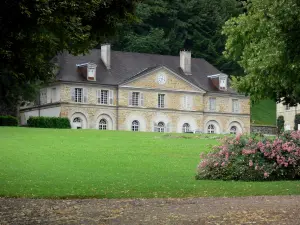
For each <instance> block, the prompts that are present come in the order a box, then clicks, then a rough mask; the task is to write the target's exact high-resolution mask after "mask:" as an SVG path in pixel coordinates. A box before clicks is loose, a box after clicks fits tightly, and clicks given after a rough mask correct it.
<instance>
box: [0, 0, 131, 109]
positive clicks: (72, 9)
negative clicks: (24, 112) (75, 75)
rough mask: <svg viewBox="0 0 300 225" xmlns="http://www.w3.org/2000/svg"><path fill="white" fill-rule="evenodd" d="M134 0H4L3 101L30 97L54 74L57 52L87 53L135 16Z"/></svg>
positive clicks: (0, 17)
mask: <svg viewBox="0 0 300 225" xmlns="http://www.w3.org/2000/svg"><path fill="white" fill-rule="evenodd" d="M134 5H135V1H132V0H86V1H81V0H43V1H37V0H32V1H26V0H4V1H3V2H1V7H0V30H1V36H0V103H1V105H2V107H3V105H4V107H14V106H16V105H18V103H19V102H20V100H32V98H33V96H34V95H35V93H34V91H33V90H36V88H35V87H36V85H39V84H43V83H45V82H49V81H51V80H52V79H53V78H54V74H53V70H54V69H55V66H54V65H55V64H54V61H53V60H52V59H53V57H54V56H56V55H57V54H58V53H61V52H63V51H68V52H70V53H72V54H74V55H76V54H80V53H86V52H87V51H88V50H89V49H91V48H92V47H94V46H96V45H97V43H99V42H101V40H103V39H104V38H106V37H109V36H110V35H112V34H114V32H115V30H116V27H117V26H116V25H117V24H119V23H123V24H125V23H126V22H128V21H131V20H132V19H133V18H134V17H133V11H134V7H135V6H134Z"/></svg>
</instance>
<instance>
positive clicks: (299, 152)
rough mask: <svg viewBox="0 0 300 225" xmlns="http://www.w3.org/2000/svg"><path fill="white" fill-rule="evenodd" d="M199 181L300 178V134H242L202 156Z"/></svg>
mask: <svg viewBox="0 0 300 225" xmlns="http://www.w3.org/2000/svg"><path fill="white" fill-rule="evenodd" d="M196 178H197V179H223V180H246V181H253V180H283V179H298V178H300V131H292V132H285V133H283V134H281V135H279V137H278V138H276V139H267V138H264V137H262V138H260V137H257V136H247V135H238V136H236V137H225V138H224V139H223V140H222V144H221V145H220V146H215V147H213V149H212V151H210V152H209V153H207V154H202V155H201V161H200V164H199V165H198V173H197V176H196Z"/></svg>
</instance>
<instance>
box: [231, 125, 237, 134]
mask: <svg viewBox="0 0 300 225" xmlns="http://www.w3.org/2000/svg"><path fill="white" fill-rule="evenodd" d="M236 131H237V127H236V126H232V127H231V128H230V133H231V134H236Z"/></svg>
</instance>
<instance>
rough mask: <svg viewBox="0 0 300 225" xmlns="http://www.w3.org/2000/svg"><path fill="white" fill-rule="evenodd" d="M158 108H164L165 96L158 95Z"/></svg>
mask: <svg viewBox="0 0 300 225" xmlns="http://www.w3.org/2000/svg"><path fill="white" fill-rule="evenodd" d="M158 108H165V95H164V94H158Z"/></svg>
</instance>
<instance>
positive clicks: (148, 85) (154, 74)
mask: <svg viewBox="0 0 300 225" xmlns="http://www.w3.org/2000/svg"><path fill="white" fill-rule="evenodd" d="M120 86H121V87H134V88H145V89H160V90H172V91H191V92H201V93H205V91H204V90H202V89H200V88H199V87H197V86H195V85H194V84H192V83H190V82H189V81H187V80H185V79H184V78H182V77H181V76H180V75H178V74H176V73H174V72H173V71H171V70H169V69H168V68H166V67H159V68H157V69H154V70H151V71H149V72H147V73H145V74H143V75H141V76H137V77H135V78H133V79H132V80H129V81H127V82H126V83H124V84H122V85H120Z"/></svg>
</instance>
